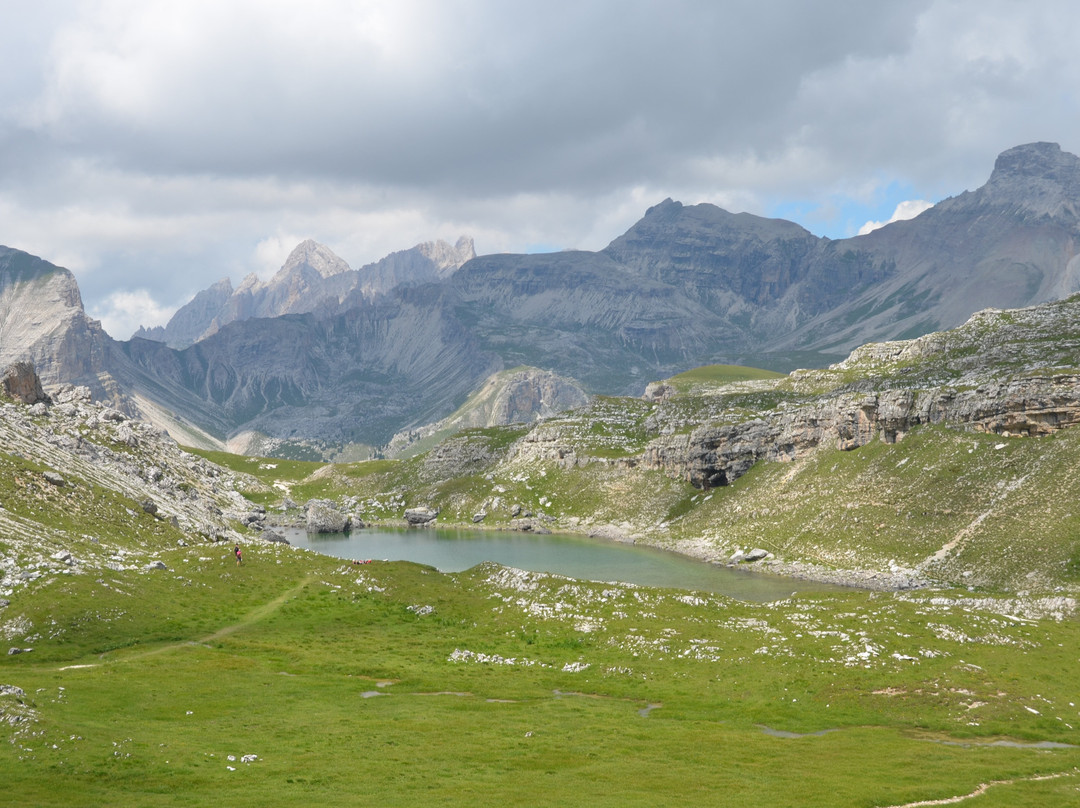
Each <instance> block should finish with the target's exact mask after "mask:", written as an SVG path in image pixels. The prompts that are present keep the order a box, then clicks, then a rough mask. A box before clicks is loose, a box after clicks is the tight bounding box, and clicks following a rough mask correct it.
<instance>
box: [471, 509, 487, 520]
mask: <svg viewBox="0 0 1080 808" xmlns="http://www.w3.org/2000/svg"><path fill="white" fill-rule="evenodd" d="M486 518H487V512H486V511H478V512H477V513H474V514H473V517H472V520H473V522H483V521H484V520H485V519H486Z"/></svg>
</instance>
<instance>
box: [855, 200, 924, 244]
mask: <svg viewBox="0 0 1080 808" xmlns="http://www.w3.org/2000/svg"><path fill="white" fill-rule="evenodd" d="M932 207H934V203H933V202H927V201H926V200H925V199H909V200H907V201H906V202H901V203H900V204H899V205H897V206H896V210H894V211H893V215H892V216H891V217H890V218H889V221H887V222H867V223H866V224H864V225H863V226H862V227H860V228H859V235H860V236H865V235H866V234H867V233H872V232H873V231H875V230H877V229H879V228H882V227H884V226H885V225H887V224H892V223H893V222H902V221H904V220H906V219H914V218H915V217H916V216H918V215H919V214H920V213H922V212H923V211H927V210H930V208H932Z"/></svg>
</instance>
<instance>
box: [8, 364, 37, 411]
mask: <svg viewBox="0 0 1080 808" xmlns="http://www.w3.org/2000/svg"><path fill="white" fill-rule="evenodd" d="M3 389H4V395H6V396H7V397H8V398H13V399H15V400H16V401H21V402H22V403H23V404H36V403H37V402H39V401H45V391H44V390H42V389H41V379H39V378H38V375H37V372H36V371H35V370H34V366H33V365H32V364H30V363H29V362H15V363H14V364H12V365H9V366H8V368H7V370H5V371H4V379H3Z"/></svg>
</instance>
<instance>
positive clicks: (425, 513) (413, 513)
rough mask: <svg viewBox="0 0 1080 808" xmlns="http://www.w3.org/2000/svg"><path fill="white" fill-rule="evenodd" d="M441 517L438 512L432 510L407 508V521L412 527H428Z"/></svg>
mask: <svg viewBox="0 0 1080 808" xmlns="http://www.w3.org/2000/svg"><path fill="white" fill-rule="evenodd" d="M438 515H439V512H438V511H433V510H432V509H431V508H406V509H405V521H406V522H408V523H409V524H410V525H413V526H417V525H426V524H427V523H428V522H432V521H434V520H435V517H436V516H438Z"/></svg>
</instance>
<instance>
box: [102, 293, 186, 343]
mask: <svg viewBox="0 0 1080 808" xmlns="http://www.w3.org/2000/svg"><path fill="white" fill-rule="evenodd" d="M175 311H176V309H175V308H165V307H162V306H160V305H158V303H157V302H156V301H155V300H154V298H153V297H152V296H151V295H150V293H149V292H147V291H146V290H145V289H136V290H134V291H132V292H113V293H112V294H111V295H109V296H108V297H106V298H105V300H104V301H102V302H101V303H100V304H98V305H96V306H94V307H92V308H91V309H90V316H91V317H94V318H96V319H98V320H101V326H102V328H104V329H105V332H106V333H107V334H108V335H109V336H110V337H113V338H114V339H127V338H128V337H130V336H131V335H132V333H134V332H135V331H136V330H137V329H138V327H139V326H140V325H145V326H148V327H151V326H155V325H165V324H166V323H167V322H169V318H170V317H172V315H173V313H174V312H175Z"/></svg>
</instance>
